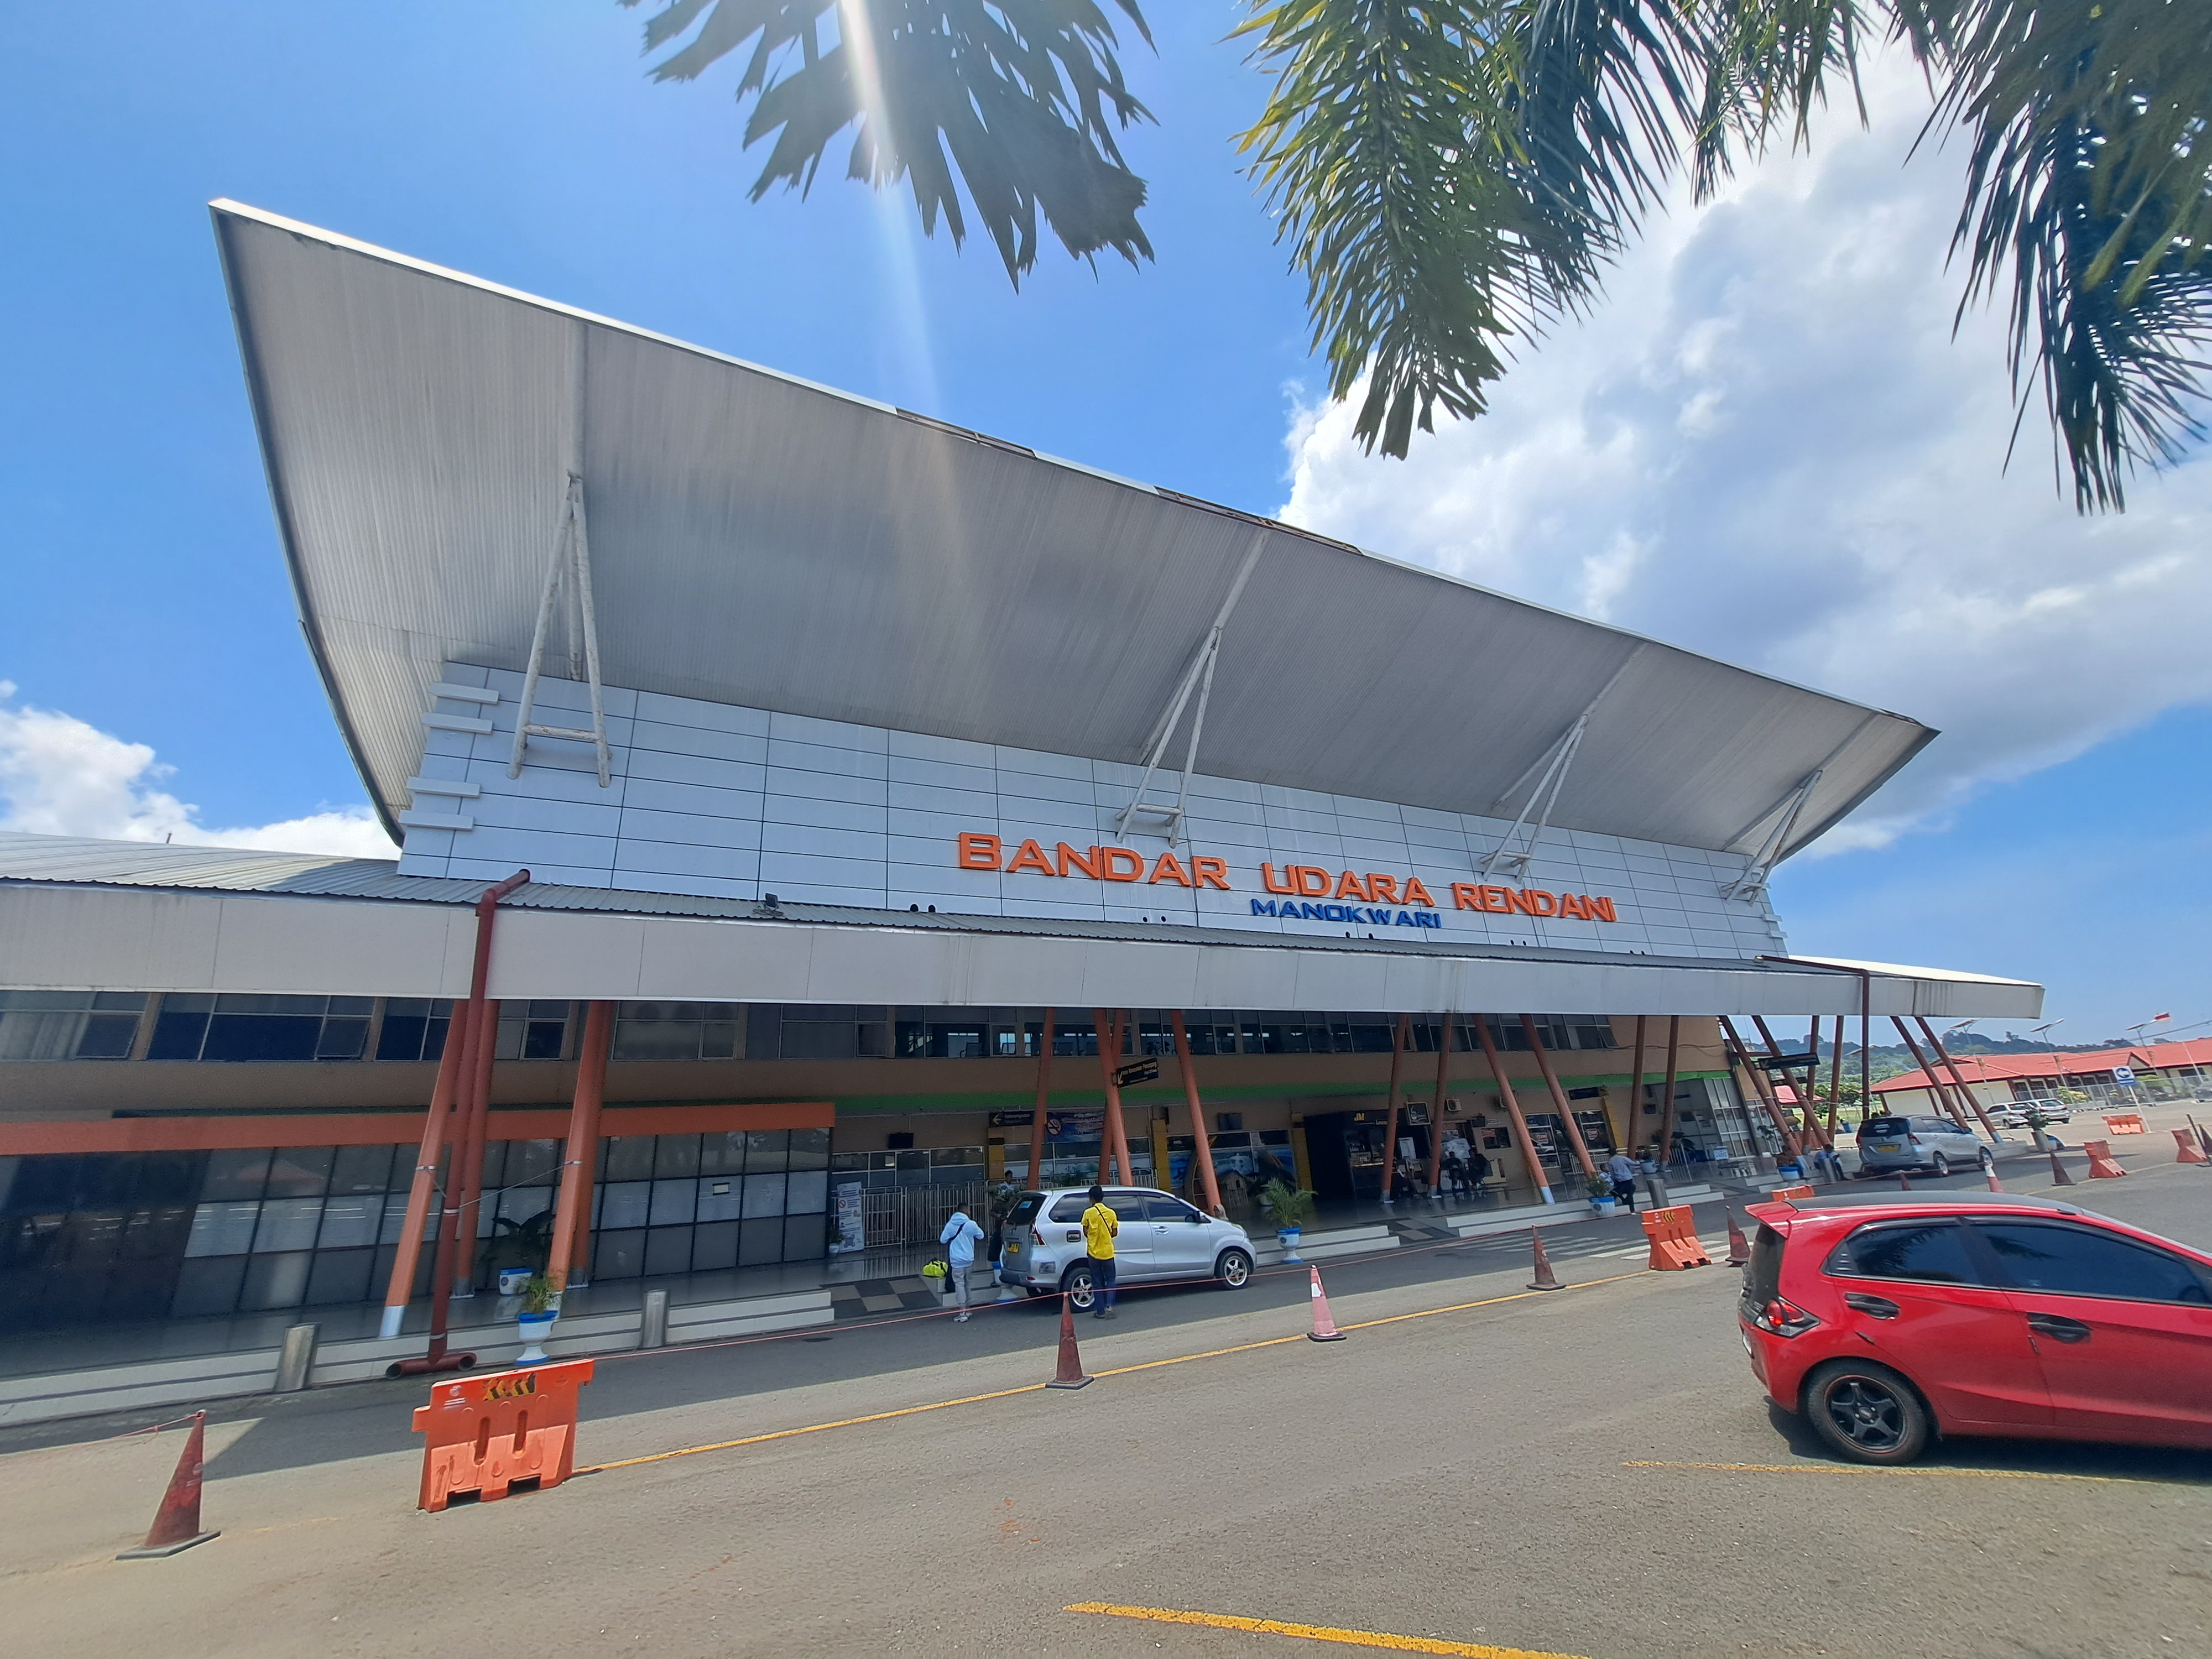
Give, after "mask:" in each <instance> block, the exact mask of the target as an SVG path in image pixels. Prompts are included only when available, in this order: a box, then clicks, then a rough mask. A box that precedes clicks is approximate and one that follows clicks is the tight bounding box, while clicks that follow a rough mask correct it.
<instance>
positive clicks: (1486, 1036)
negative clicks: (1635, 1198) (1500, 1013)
mask: <svg viewBox="0 0 2212 1659" xmlns="http://www.w3.org/2000/svg"><path fill="white" fill-rule="evenodd" d="M1474 1034H1475V1036H1478V1037H1480V1039H1481V1040H1482V1057H1483V1058H1484V1059H1485V1060H1488V1061H1489V1062H1490V1075H1491V1076H1492V1077H1493V1078H1495V1079H1498V1099H1499V1100H1501V1101H1503V1102H1504V1103H1505V1115H1506V1116H1507V1117H1508V1118H1510V1119H1511V1120H1512V1123H1513V1139H1514V1141H1515V1143H1516V1145H1517V1146H1519V1147H1520V1148H1521V1159H1522V1163H1524V1164H1527V1165H1528V1178H1529V1179H1530V1180H1531V1181H1533V1182H1535V1183H1536V1190H1537V1191H1538V1192H1539V1193H1540V1194H1542V1195H1543V1200H1544V1202H1545V1203H1547V1204H1556V1203H1558V1202H1559V1200H1558V1199H1556V1198H1554V1197H1553V1196H1552V1183H1551V1182H1548V1181H1547V1180H1546V1179H1545V1178H1544V1161H1543V1159H1541V1158H1538V1157H1537V1156H1536V1139H1535V1137H1534V1136H1533V1135H1531V1134H1530V1133H1528V1119H1527V1118H1525V1117H1523V1116H1522V1115H1521V1103H1520V1101H1519V1100H1518V1099H1516V1097H1515V1096H1514V1093H1513V1080H1512V1079H1510V1078H1509V1077H1507V1076H1506V1075H1505V1062H1504V1060H1501V1059H1499V1058H1498V1045H1497V1044H1496V1043H1495V1042H1492V1041H1491V1040H1490V1023H1489V1022H1488V1021H1487V1020H1486V1019H1484V1018H1482V1016H1481V1015H1480V1014H1477V1015H1475V1016H1474Z"/></svg>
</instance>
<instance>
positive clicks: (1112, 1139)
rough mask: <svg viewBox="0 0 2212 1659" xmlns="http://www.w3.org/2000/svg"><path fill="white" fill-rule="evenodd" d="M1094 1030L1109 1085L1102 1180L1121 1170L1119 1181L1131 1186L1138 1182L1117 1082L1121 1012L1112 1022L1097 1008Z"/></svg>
mask: <svg viewBox="0 0 2212 1659" xmlns="http://www.w3.org/2000/svg"><path fill="white" fill-rule="evenodd" d="M1091 1029H1092V1030H1096V1031H1097V1033H1098V1069H1099V1073H1100V1075H1101V1076H1102V1077H1103V1079H1104V1082H1105V1085H1106V1125H1105V1128H1104V1130H1103V1132H1102V1133H1101V1134H1100V1136H1099V1145H1098V1180H1099V1182H1100V1184H1101V1185H1103V1184H1104V1182H1105V1180H1106V1175H1107V1171H1108V1170H1109V1168H1111V1169H1115V1170H1119V1173H1118V1174H1116V1175H1115V1177H1114V1179H1115V1182H1118V1183H1119V1184H1120V1185H1121V1186H1124V1187H1127V1186H1129V1185H1132V1184H1133V1182H1134V1176H1132V1174H1131V1173H1130V1170H1129V1132H1128V1129H1127V1127H1126V1126H1125V1125H1124V1124H1123V1123H1122V1121H1121V1085H1120V1084H1119V1083H1116V1082H1115V1080H1114V1071H1115V1067H1116V1066H1119V1065H1120V1064H1121V1036H1122V1028H1121V1010H1120V1009H1118V1008H1116V1009H1115V1011H1114V1018H1113V1019H1112V1021H1111V1022H1110V1023H1109V1021H1108V1019H1107V1018H1106V1011H1105V1010H1104V1009H1103V1008H1094V1009H1093V1010H1091Z"/></svg>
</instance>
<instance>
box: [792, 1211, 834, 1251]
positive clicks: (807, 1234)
mask: <svg viewBox="0 0 2212 1659" xmlns="http://www.w3.org/2000/svg"><path fill="white" fill-rule="evenodd" d="M828 1249H829V1223H828V1218H827V1217H825V1216H823V1215H819V1214H815V1215H794V1216H788V1217H787V1218H785V1220H784V1224H783V1259H784V1260H785V1261H814V1260H816V1259H817V1258H818V1257H820V1256H822V1255H825V1254H827V1252H828Z"/></svg>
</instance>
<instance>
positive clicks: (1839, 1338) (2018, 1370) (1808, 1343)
mask: <svg viewBox="0 0 2212 1659" xmlns="http://www.w3.org/2000/svg"><path fill="white" fill-rule="evenodd" d="M1751 1213H1752V1215H1753V1217H1755V1218H1757V1219H1758V1222H1759V1231H1758V1234H1757V1236H1756V1237H1754V1238H1753V1241H1752V1246H1751V1261H1750V1263H1749V1265H1748V1266H1747V1267H1745V1269H1744V1279H1743V1297H1742V1301H1741V1304H1740V1306H1739V1309H1738V1314H1739V1321H1740V1324H1741V1330H1742V1334H1743V1343H1744V1346H1745V1348H1746V1349H1747V1351H1748V1352H1749V1353H1750V1355H1751V1369H1752V1373H1753V1376H1757V1377H1758V1378H1759V1382H1760V1383H1762V1384H1764V1385H1765V1389H1766V1394H1767V1397H1768V1398H1769V1399H1770V1400H1771V1401H1773V1402H1774V1403H1775V1404H1776V1405H1777V1406H1779V1407H1782V1409H1783V1410H1784V1411H1787V1412H1792V1413H1799V1414H1801V1415H1802V1416H1803V1417H1804V1419H1806V1420H1807V1421H1808V1423H1809V1424H1810V1425H1811V1426H1812V1428H1813V1431H1814V1433H1816V1434H1818V1435H1819V1436H1820V1438H1821V1439H1822V1440H1823V1441H1825V1442H1826V1443H1827V1444H1828V1445H1829V1446H1830V1447H1832V1449H1834V1450H1835V1451H1837V1452H1838V1454H1840V1455H1843V1456H1844V1457H1848V1458H1851V1459H1854V1460H1856V1461H1857V1462H1863V1463H1909V1462H1911V1461H1912V1460H1913V1459H1914V1458H1916V1457H1917V1456H1918V1455H1920V1453H1921V1452H1922V1451H1923V1449H1925V1448H1926V1446H1927V1444H1928V1443H1929V1439H1930V1438H1932V1437H1936V1436H1939V1435H1959V1436H1971V1435H2002V1436H2008V1437H2023V1438H2031V1439H2051V1440H2059V1439H2063V1440H2094V1441H2106V1442H2113V1443H2125V1444H2130V1445H2161V1446H2191V1447H2201V1448H2206V1449H2212V1255H2205V1254H2204V1253H2203V1252H2202V1251H2198V1250H2193V1249H2189V1248H2188V1247H2187V1246H2185V1245H2181V1244H2177V1243H2173V1242H2172V1240H2171V1239H2166V1238H2160V1237H2158V1236H2157V1235H2156V1234H2155V1233H2148V1232H2144V1231H2142V1230H2141V1229H2139V1228H2136V1227H2130V1226H2129V1225H2126V1224H2124V1223H2123V1222H2118V1221H2114V1220H2112V1219H2111V1218H2108V1217H2106V1216H2101V1215H2096V1214H2093V1213H2091V1212H2088V1211H2086V1210H2081V1209H2079V1208H2076V1207H2075V1206H2073V1205H2070V1204H2060V1203H2056V1202H2053V1201H2052V1200H2048V1199H2042V1198H2033V1197H2028V1196H2026V1195H2023V1194H2007V1193H1943V1194H1918V1193H1894V1194H1891V1193H1871V1194H1854V1195H1852V1196H1850V1197H1833V1198H1803V1199H1796V1200H1784V1201H1779V1202H1775V1203H1768V1204H1754V1205H1753V1206H1751Z"/></svg>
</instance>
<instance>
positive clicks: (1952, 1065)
mask: <svg viewBox="0 0 2212 1659" xmlns="http://www.w3.org/2000/svg"><path fill="white" fill-rule="evenodd" d="M1916 1018H1918V1020H1919V1021H1920V1031H1921V1035H1922V1036H1925V1037H1926V1038H1927V1039H1928V1046H1929V1048H1933V1049H1934V1050H1935V1051H1936V1059H1938V1060H1942V1062H1943V1065H1944V1067H1945V1069H1946V1070H1948V1072H1949V1073H1951V1081H1952V1082H1953V1083H1954V1084H1956V1085H1958V1087H1959V1092H1960V1094H1962V1095H1964V1096H1965V1097H1966V1104H1968V1105H1969V1106H1971V1107H1972V1108H1973V1109H1974V1115H1975V1116H1976V1117H1978V1118H1979V1119H1981V1121H1982V1128H1983V1130H1984V1133H1987V1134H1988V1136H1989V1138H1990V1140H1991V1141H1993V1142H1994V1141H1997V1140H2002V1139H2003V1138H2004V1137H2003V1136H2002V1135H2000V1134H1999V1133H1997V1126H1996V1124H1994V1123H1992V1122H1990V1115H1989V1111H1988V1109H1986V1108H1985V1107H1984V1106H1983V1104H1982V1103H1981V1102H1980V1100H1979V1099H1978V1098H1977V1097H1975V1094H1974V1091H1973V1090H1972V1089H1971V1088H1969V1087H1968V1086H1967V1085H1966V1073H1964V1072H1961V1071H1960V1069H1959V1062H1958V1061H1957V1060H1954V1059H1952V1058H1951V1051H1950V1050H1949V1049H1948V1048H1945V1047H1944V1046H1943V1039H1942V1037H1940V1036H1936V1028H1935V1027H1934V1026H1933V1025H1930V1024H1929V1023H1928V1018H1927V1016H1926V1015H1924V1014H1922V1015H1917V1016H1916Z"/></svg>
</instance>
